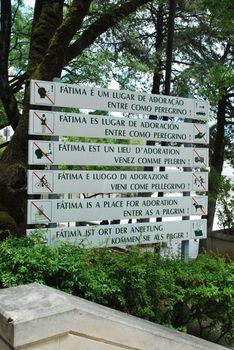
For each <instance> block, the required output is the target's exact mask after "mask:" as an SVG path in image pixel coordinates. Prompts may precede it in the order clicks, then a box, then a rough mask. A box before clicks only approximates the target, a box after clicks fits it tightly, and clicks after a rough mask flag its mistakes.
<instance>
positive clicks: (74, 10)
mask: <svg viewBox="0 0 234 350" xmlns="http://www.w3.org/2000/svg"><path fill="white" fill-rule="evenodd" d="M148 2H150V0H128V1H123V0H119V1H114V0H110V1H108V0H106V1H99V0H97V1H95V0H79V1H78V0H72V1H68V3H65V1H64V0H56V1H53V2H51V1H49V0H36V2H35V6H34V13H33V18H32V21H29V23H30V25H31V35H30V39H29V43H28V48H29V49H28V53H27V61H26V62H27V63H26V65H25V67H22V71H21V72H20V73H19V72H16V76H15V77H14V78H13V79H11V80H10V79H9V62H10V57H13V56H10V52H11V50H14V49H15V48H14V45H15V43H14V42H13V37H12V30H14V28H15V27H16V23H17V21H16V17H17V16H18V15H19V14H21V15H22V14H23V12H19V9H20V7H21V5H22V3H21V1H17V2H16V3H14V4H12V2H11V1H9V0H3V1H1V32H0V65H1V67H2V71H1V76H0V98H1V102H2V105H3V108H4V111H5V116H6V119H7V120H8V122H9V124H10V125H11V126H12V127H13V129H14V130H15V133H14V136H13V137H12V139H11V141H10V143H9V144H8V146H7V148H6V149H5V151H4V153H3V155H2V158H1V166H0V179H1V180H0V228H1V229H9V230H10V231H14V232H16V228H17V232H18V233H22V232H24V230H25V222H26V218H25V213H26V169H27V153H28V149H27V148H28V146H27V140H28V135H27V130H28V110H29V81H30V79H38V80H47V81H51V80H52V79H53V78H54V77H60V76H61V75H62V74H63V71H64V69H66V68H68V69H69V65H70V64H74V62H75V61H76V59H77V58H79V57H81V55H82V53H83V52H84V51H85V50H88V49H89V48H90V47H91V45H92V44H94V43H95V41H96V40H97V39H98V38H99V37H100V36H102V35H103V33H106V32H107V31H108V30H109V29H110V28H113V27H114V26H116V25H118V23H120V22H121V21H122V20H126V19H127V18H128V16H129V15H130V14H131V13H133V12H135V11H136V10H137V9H138V8H140V7H141V6H142V5H144V4H146V3H148ZM15 46H18V44H17V45H15ZM22 89H23V95H24V97H23V101H22V112H21V108H20V105H19V102H18V100H17V93H19V92H20V91H21V90H22ZM21 93H22V91H21Z"/></svg>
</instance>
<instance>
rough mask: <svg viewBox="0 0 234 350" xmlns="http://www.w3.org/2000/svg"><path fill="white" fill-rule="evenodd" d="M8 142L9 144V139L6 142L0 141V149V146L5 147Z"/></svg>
mask: <svg viewBox="0 0 234 350" xmlns="http://www.w3.org/2000/svg"><path fill="white" fill-rule="evenodd" d="M8 144H9V141H6V142H4V143H1V144H0V149H1V148H4V147H6V146H8Z"/></svg>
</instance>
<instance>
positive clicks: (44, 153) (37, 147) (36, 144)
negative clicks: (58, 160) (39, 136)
mask: <svg viewBox="0 0 234 350" xmlns="http://www.w3.org/2000/svg"><path fill="white" fill-rule="evenodd" d="M33 143H34V145H35V146H36V147H37V148H38V149H39V150H40V151H41V152H42V153H43V154H44V156H45V157H46V158H48V159H49V161H50V162H51V163H52V164H53V161H52V160H51V159H50V157H48V155H47V154H46V153H45V152H44V151H43V150H42V149H41V147H40V146H38V145H37V144H36V142H33Z"/></svg>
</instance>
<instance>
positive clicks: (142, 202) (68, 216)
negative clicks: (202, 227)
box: [27, 196, 207, 224]
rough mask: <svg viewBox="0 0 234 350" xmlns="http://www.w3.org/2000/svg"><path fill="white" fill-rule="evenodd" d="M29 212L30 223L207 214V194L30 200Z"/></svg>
mask: <svg viewBox="0 0 234 350" xmlns="http://www.w3.org/2000/svg"><path fill="white" fill-rule="evenodd" d="M27 213H28V218H27V220H28V221H27V223H28V224H42V223H51V222H64V221H90V220H108V219H110V218H111V219H130V218H149V217H165V216H172V217H176V216H187V215H206V214H207V197H206V196H195V197H162V198H161V197H160V198H155V197H149V198H147V197H135V198H134V197H132V198H130V197H129V198H110V199H105V198H101V199H92V200H90V199H80V200H72V199H70V200H65V199H64V200H61V199H53V200H49V199H48V200H47V199H45V200H44V199H41V200H29V201H28V211H27Z"/></svg>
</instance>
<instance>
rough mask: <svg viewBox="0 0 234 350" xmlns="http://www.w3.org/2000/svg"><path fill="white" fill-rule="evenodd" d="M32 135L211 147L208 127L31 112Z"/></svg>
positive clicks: (30, 129) (30, 126)
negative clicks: (207, 145)
mask: <svg viewBox="0 0 234 350" xmlns="http://www.w3.org/2000/svg"><path fill="white" fill-rule="evenodd" d="M29 134H31V135H47V136H51V135H57V136H78V137H95V138H98V137H99V138H108V139H113V138H117V139H129V140H144V141H145V140H154V141H158V142H160V141H168V142H178V143H186V142H189V143H191V142H192V143H197V144H207V143H208V142H209V127H208V125H207V124H198V123H194V124H193V123H181V122H180V123H179V122H172V121H170V122H165V121H156V120H149V119H148V118H147V119H139V118H138V119H136V118H127V117H112V116H103V115H90V114H78V113H64V112H53V111H40V110H30V116H29Z"/></svg>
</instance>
